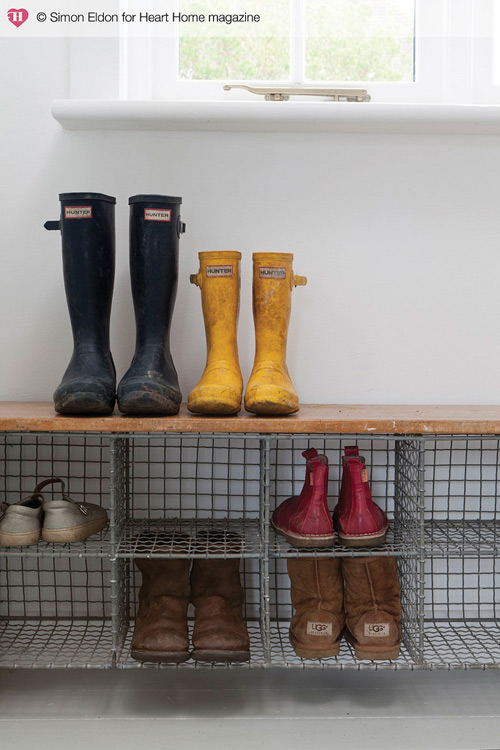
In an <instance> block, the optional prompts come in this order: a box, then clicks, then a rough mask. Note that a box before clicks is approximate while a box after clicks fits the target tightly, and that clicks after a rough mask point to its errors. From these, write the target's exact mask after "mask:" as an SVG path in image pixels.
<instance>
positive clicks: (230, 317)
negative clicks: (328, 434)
mask: <svg viewBox="0 0 500 750" xmlns="http://www.w3.org/2000/svg"><path fill="white" fill-rule="evenodd" d="M199 259H200V269H199V271H198V273H197V274H193V275H192V276H191V283H193V284H196V285H197V286H198V287H199V288H200V289H201V303H202V308H203V317H204V320H205V333H206V339H207V362H206V367H205V370H204V372H203V375H202V377H201V380H200V381H199V383H198V384H197V385H196V387H195V388H194V389H193V390H192V391H191V393H190V394H189V397H188V409H189V410H190V411H191V412H194V413H195V414H226V415H231V414H237V413H238V412H239V411H240V409H241V401H242V394H243V379H242V376H241V370H240V365H239V360H238V345H237V339H236V330H237V325H238V312H239V299H240V260H241V253H239V252H203V253H199ZM292 262H293V255H292V254H291V253H254V254H253V315H254V323H255V361H254V366H253V370H252V373H251V375H250V379H249V381H248V384H247V388H246V391H245V409H246V410H247V411H249V412H253V413H255V414H293V413H294V412H296V411H298V410H299V398H298V396H297V393H296V391H295V388H294V387H293V383H292V381H291V379H290V375H289V372H288V368H287V365H286V345H287V335H288V323H289V320H290V311H291V299H292V289H293V288H294V287H295V286H304V285H305V284H306V283H307V279H306V278H305V277H303V276H295V275H294V273H293V270H292Z"/></svg>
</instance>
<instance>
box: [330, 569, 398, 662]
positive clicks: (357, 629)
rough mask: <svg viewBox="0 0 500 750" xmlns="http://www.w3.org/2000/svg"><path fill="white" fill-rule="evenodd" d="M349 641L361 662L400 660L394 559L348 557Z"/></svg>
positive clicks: (396, 576) (345, 576)
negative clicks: (368, 660)
mask: <svg viewBox="0 0 500 750" xmlns="http://www.w3.org/2000/svg"><path fill="white" fill-rule="evenodd" d="M342 574H343V576H344V581H345V609H346V621H347V627H346V631H345V637H346V639H347V640H348V641H349V643H351V644H352V645H353V646H354V652H355V654H356V657H357V658H358V659H371V660H379V659H383V660H386V659H397V658H398V656H399V649H400V646H401V599H400V592H401V590H400V585H399V576H398V569H397V565H396V560H395V558H394V557H344V558H342Z"/></svg>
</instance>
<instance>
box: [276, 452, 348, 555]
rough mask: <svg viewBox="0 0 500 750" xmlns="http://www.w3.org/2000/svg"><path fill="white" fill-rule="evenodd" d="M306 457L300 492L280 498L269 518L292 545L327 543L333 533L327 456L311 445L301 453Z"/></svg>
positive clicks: (324, 544) (326, 545)
mask: <svg viewBox="0 0 500 750" xmlns="http://www.w3.org/2000/svg"><path fill="white" fill-rule="evenodd" d="M302 455H303V456H304V458H305V459H306V460H307V463H306V477H305V480H304V486H303V488H302V491H301V493H300V495H297V496H296V497H289V498H288V500H284V501H283V502H282V503H281V505H279V506H278V507H277V508H276V510H275V511H274V513H273V516H272V519H271V522H272V524H273V526H274V528H275V529H276V531H277V532H278V534H281V535H282V536H284V537H285V539H286V540H287V542H289V543H290V544H293V545H294V546H295V547H329V546H330V545H332V544H333V542H334V539H335V535H334V531H333V522H332V517H331V515H330V512H329V510H328V501H327V488H328V459H327V457H326V456H323V455H319V454H318V451H317V450H316V449H315V448H309V449H308V450H306V451H304V452H303V453H302Z"/></svg>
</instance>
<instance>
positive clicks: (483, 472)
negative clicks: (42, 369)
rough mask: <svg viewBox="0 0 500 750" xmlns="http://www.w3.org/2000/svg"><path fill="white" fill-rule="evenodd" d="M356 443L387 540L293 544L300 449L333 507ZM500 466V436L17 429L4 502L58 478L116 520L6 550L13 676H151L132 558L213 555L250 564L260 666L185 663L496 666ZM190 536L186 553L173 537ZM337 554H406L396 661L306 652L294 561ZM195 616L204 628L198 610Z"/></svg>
mask: <svg viewBox="0 0 500 750" xmlns="http://www.w3.org/2000/svg"><path fill="white" fill-rule="evenodd" d="M355 443H356V444H357V445H358V446H359V450H360V454H361V455H363V456H364V457H365V460H366V466H367V470H368V475H369V479H370V486H371V489H372V494H373V498H374V500H375V502H377V503H378V504H379V505H380V506H381V507H382V508H383V509H384V510H385V511H386V512H387V514H388V516H389V519H390V533H389V534H388V538H387V541H386V543H385V544H384V545H382V546H380V547H377V548H357V549H352V548H347V547H343V546H342V545H341V544H339V543H335V544H334V545H332V546H331V547H328V548H323V549H308V550H298V549H297V548H295V547H292V546H290V545H289V544H288V543H287V542H285V541H284V540H283V538H282V537H280V536H278V535H276V534H275V532H274V530H273V529H272V527H271V525H270V515H271V513H272V511H273V510H274V508H275V507H276V506H277V505H279V503H281V502H282V501H283V500H284V499H286V498H287V497H289V496H291V495H293V494H298V493H299V492H300V489H301V487H302V483H303V480H304V473H305V462H304V459H303V458H302V455H301V454H302V451H304V450H305V449H306V448H308V447H315V448H317V450H318V451H319V452H320V453H325V454H326V455H327V457H328V460H329V465H330V473H329V488H328V494H329V498H330V510H333V507H334V505H335V503H336V498H337V496H338V492H339V484H340V476H341V456H342V453H343V450H344V447H345V446H346V445H353V444H355ZM499 458H500V440H499V439H498V438H492V437H491V436H484V437H477V436H474V437H470V438H469V437H460V438H458V437H453V436H443V437H436V438H432V439H429V438H428V437H426V436H384V435H369V436H367V435H350V436H349V435H283V436H280V435H255V434H252V435H241V434H240V435H201V434H198V435H195V434H190V435H168V436H167V435H157V434H156V435H148V434H143V435H137V434H123V435H108V434H104V433H102V434H97V435H96V434H93V435H89V434H66V435H65V434H59V433H58V434H34V433H29V434H15V433H4V434H2V435H0V501H2V502H8V503H12V502H16V501H18V500H19V498H20V497H21V496H23V495H26V494H29V493H30V492H31V491H32V490H33V488H34V486H35V485H36V483H37V482H39V481H41V480H42V479H45V478H47V477H50V476H60V477H61V478H63V479H64V481H65V482H66V485H67V491H68V493H69V495H70V496H71V497H72V498H73V499H74V500H77V501H86V502H93V503H97V504H100V505H102V506H103V507H105V508H106V510H107V511H108V515H109V519H110V523H109V526H108V527H107V528H106V529H105V530H104V531H102V532H100V533H99V534H97V535H94V536H92V537H90V538H89V539H88V540H86V541H85V542H80V543H73V544H47V543H45V542H42V541H40V542H39V543H38V544H36V545H33V546H31V547H9V548H0V635H1V638H0V666H2V667H16V666H23V667H100V668H105V667H120V668H129V667H130V668H132V667H134V668H138V667H140V668H149V667H150V666H153V665H149V664H142V663H139V662H136V661H134V660H133V659H131V657H130V644H131V638H132V632H133V619H134V615H135V611H136V608H137V592H138V587H139V585H140V574H139V573H138V571H137V569H136V566H135V564H134V559H135V558H140V557H145V558H147V557H159V558H165V559H170V558H176V557H188V558H191V559H193V560H196V559H203V558H209V557H215V558H239V559H241V567H240V569H241V578H242V582H243V585H244V589H245V612H244V614H245V618H246V620H247V623H248V629H249V633H250V638H251V660H250V662H249V663H248V664H240V665H227V664H225V665H222V664H220V665H217V664H210V665H204V664H200V663H199V662H194V661H193V660H190V661H187V662H185V663H183V664H181V665H178V666H177V667H175V668H180V669H185V668H191V667H195V668H203V667H204V666H210V667H221V668H231V667H236V668H240V669H241V668H248V667H257V668H262V667H270V666H278V667H300V668H306V667H307V668H321V669H325V668H337V669H365V668H369V669H372V668H377V669H387V668H389V669H401V668H402V669H421V668H447V669H451V668H462V669H463V668H473V667H474V668H477V667H481V668H489V667H498V666H500V645H499V644H500V633H499V632H498V624H497V623H498V620H497V603H496V602H497V599H498V594H497V591H498V583H499V581H498V580H497V576H498V573H497V569H496V562H495V557H496V556H497V555H498V550H497V546H498V545H497V542H498V520H497V506H498V478H499V469H498V465H499V461H498V459H499ZM56 489H57V488H56ZM51 491H52V490H51ZM55 491H56V490H55ZM179 536H180V537H182V539H183V540H184V541H183V545H179V544H177V543H174V541H173V540H175V539H176V538H178V537H179ZM325 555H326V556H332V555H335V556H340V557H345V556H352V555H355V556H361V557H363V556H366V557H368V556H372V555H383V556H394V557H395V558H396V559H397V562H398V569H399V574H400V579H401V585H402V607H403V617H402V630H403V646H402V649H401V654H400V657H399V658H398V659H397V660H395V661H393V662H369V661H359V660H357V659H356V658H355V656H354V653H353V650H352V648H351V647H350V646H349V645H348V644H347V643H346V642H343V643H342V646H341V652H340V654H339V656H338V657H332V658H330V659H319V660H302V659H300V658H299V657H297V656H296V655H295V653H294V651H293V649H292V647H291V645H290V643H289V639H288V629H289V623H290V619H291V617H292V612H293V611H292V607H291V603H290V590H289V589H290V583H289V579H288V575H287V572H286V565H287V558H290V557H294V556H318V557H321V556H325ZM188 615H189V618H190V623H191V626H192V620H193V615H194V613H193V610H192V608H190V611H189V613H188ZM168 668H172V667H171V666H169V667H168Z"/></svg>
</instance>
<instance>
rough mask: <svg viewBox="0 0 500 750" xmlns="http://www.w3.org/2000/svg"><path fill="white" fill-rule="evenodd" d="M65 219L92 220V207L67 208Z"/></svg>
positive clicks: (65, 208) (65, 209)
mask: <svg viewBox="0 0 500 750" xmlns="http://www.w3.org/2000/svg"><path fill="white" fill-rule="evenodd" d="M64 218H65V219H91V218H92V206H65V207H64Z"/></svg>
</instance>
